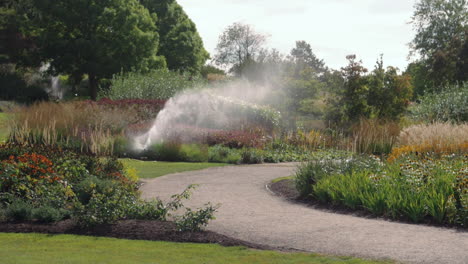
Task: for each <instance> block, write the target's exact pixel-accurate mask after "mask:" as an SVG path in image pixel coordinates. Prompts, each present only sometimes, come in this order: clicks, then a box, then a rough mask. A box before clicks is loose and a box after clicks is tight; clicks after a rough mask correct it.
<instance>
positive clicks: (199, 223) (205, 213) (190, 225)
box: [175, 203, 217, 232]
mask: <svg viewBox="0 0 468 264" xmlns="http://www.w3.org/2000/svg"><path fill="white" fill-rule="evenodd" d="M216 210H217V207H216V206H213V205H211V204H210V203H208V204H205V207H204V208H200V209H198V210H196V211H193V210H192V209H190V208H186V212H185V214H183V215H182V216H179V217H176V219H175V223H176V225H177V228H178V229H179V231H182V232H184V231H191V232H198V231H201V229H202V227H204V226H206V225H207V224H208V222H209V221H210V220H212V219H215V217H214V213H215V212H216Z"/></svg>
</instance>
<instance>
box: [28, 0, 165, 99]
mask: <svg viewBox="0 0 468 264" xmlns="http://www.w3.org/2000/svg"><path fill="white" fill-rule="evenodd" d="M31 4H32V10H31V12H30V13H26V14H25V15H26V16H28V17H29V18H30V19H31V22H30V25H29V26H30V27H31V28H32V30H31V31H28V32H25V33H26V34H27V36H28V37H31V36H32V35H33V34H35V37H36V42H35V43H36V45H37V46H38V47H39V48H38V49H37V51H38V53H39V55H40V57H41V58H42V59H43V60H44V61H45V60H47V61H50V65H51V70H52V71H53V72H54V73H62V74H72V75H84V74H88V76H89V82H90V95H91V97H92V99H96V96H97V85H98V82H99V80H100V79H102V78H106V77H110V76H112V74H114V73H117V72H119V71H121V70H124V71H129V70H131V69H134V68H136V69H143V70H147V69H150V68H157V67H161V66H164V61H163V59H162V58H160V57H157V56H156V53H157V48H158V43H159V35H158V33H157V27H156V25H155V23H156V16H154V15H151V14H150V13H149V12H148V10H147V9H146V8H144V7H143V6H142V5H140V4H139V2H138V1H137V0H131V1H124V0H112V1H106V2H103V1H94V0H89V1H88V0H82V1H73V2H70V1H49V0H44V1H33V2H31Z"/></svg>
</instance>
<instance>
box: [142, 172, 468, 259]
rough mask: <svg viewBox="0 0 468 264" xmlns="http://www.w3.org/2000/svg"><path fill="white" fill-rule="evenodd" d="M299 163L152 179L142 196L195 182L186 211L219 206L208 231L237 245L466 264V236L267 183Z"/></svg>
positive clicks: (162, 194)
mask: <svg viewBox="0 0 468 264" xmlns="http://www.w3.org/2000/svg"><path fill="white" fill-rule="evenodd" d="M294 170H295V164H276V165H252V166H232V167H220V168H210V169H206V170H201V171H193V172H185V173H178V174H172V175H167V176H163V177H160V178H156V179H152V180H147V181H146V182H145V184H144V185H143V186H142V194H143V197H144V198H151V197H160V198H162V199H167V198H168V197H170V195H172V194H175V193H180V192H181V191H182V190H183V189H184V188H185V187H186V186H187V185H189V184H192V183H196V184H200V186H199V187H198V188H197V189H196V190H195V193H194V195H193V197H192V199H191V200H190V201H189V202H186V205H188V206H195V207H200V206H202V205H203V204H204V203H206V202H211V203H214V204H216V203H220V204H221V207H220V209H219V210H218V212H217V213H216V217H217V219H216V220H214V221H212V222H211V223H210V224H209V226H208V230H212V231H215V232H218V233H221V234H224V235H228V236H231V237H234V238H237V239H242V240H246V241H249V242H253V243H258V244H264V245H270V246H274V247H280V248H289V249H297V250H304V251H310V252H316V253H322V254H331V255H343V256H356V257H364V258H373V259H392V260H396V261H399V262H404V263H450V264H455V263H463V264H468V232H462V231H457V230H453V229H445V228H437V227H429V226H422V225H411V224H403V223H395V222H388V221H383V220H379V219H366V218H361V217H355V216H352V215H343V214H334V213H330V212H326V211H322V210H316V209H313V208H310V207H307V206H304V205H301V204H295V203H291V202H288V201H286V200H283V199H282V198H280V197H277V196H275V195H273V194H272V193H270V192H269V191H268V190H267V189H266V188H265V185H266V184H268V183H269V182H270V181H271V180H272V179H275V178H278V177H282V176H289V175H291V174H293V173H294Z"/></svg>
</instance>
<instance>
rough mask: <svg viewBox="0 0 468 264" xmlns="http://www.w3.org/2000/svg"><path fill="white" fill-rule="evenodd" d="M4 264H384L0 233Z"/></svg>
mask: <svg viewBox="0 0 468 264" xmlns="http://www.w3.org/2000/svg"><path fill="white" fill-rule="evenodd" d="M0 256H1V263H3V264H8V263H25V264H27V263H112V264H114V263H158V264H164V263H168V264H173V263H184V264H185V263H186V264H191V263H193V264H200V263H205V264H209V263H220V264H222V263H229V264H235V263H239V264H240V263H277V264H280V263H331V264H334V263H384V262H375V261H367V260H360V259H354V258H341V257H329V256H318V255H313V254H305V253H280V252H274V251H259V250H250V249H246V248H242V247H222V246H219V245H208V244H192V243H169V242H158V241H141V240H139V241H137V240H125V239H115V238H102V237H87V236H73V235H44V234H7V233H0Z"/></svg>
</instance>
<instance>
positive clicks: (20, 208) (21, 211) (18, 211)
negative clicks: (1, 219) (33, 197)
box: [4, 199, 33, 221]
mask: <svg viewBox="0 0 468 264" xmlns="http://www.w3.org/2000/svg"><path fill="white" fill-rule="evenodd" d="M32 211H33V206H32V205H31V203H29V202H26V201H23V200H20V199H15V200H14V201H13V202H12V203H11V204H9V205H8V206H7V208H6V209H5V212H4V214H5V217H6V219H7V220H9V221H28V220H31V218H32Z"/></svg>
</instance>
